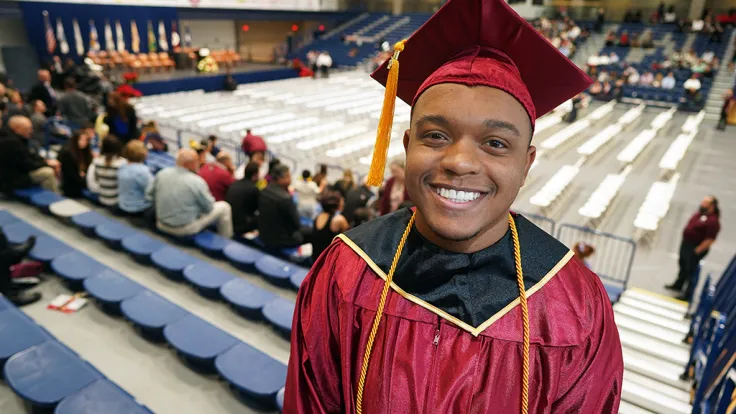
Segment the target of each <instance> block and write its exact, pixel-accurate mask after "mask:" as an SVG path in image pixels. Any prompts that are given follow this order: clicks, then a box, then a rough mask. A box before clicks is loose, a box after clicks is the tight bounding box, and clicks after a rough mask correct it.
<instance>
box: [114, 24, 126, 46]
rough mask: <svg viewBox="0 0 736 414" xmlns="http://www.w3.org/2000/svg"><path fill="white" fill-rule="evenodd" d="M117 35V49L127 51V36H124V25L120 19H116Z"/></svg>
mask: <svg viewBox="0 0 736 414" xmlns="http://www.w3.org/2000/svg"><path fill="white" fill-rule="evenodd" d="M115 37H116V38H117V40H118V43H117V49H118V52H124V51H125V36H123V26H121V25H120V20H115Z"/></svg>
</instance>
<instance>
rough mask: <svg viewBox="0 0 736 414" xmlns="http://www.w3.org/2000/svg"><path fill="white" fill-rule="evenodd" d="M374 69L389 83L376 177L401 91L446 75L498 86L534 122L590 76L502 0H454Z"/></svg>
mask: <svg viewBox="0 0 736 414" xmlns="http://www.w3.org/2000/svg"><path fill="white" fill-rule="evenodd" d="M399 53H400V54H401V59H399ZM399 63H400V65H401V71H400V72H399ZM371 76H372V77H373V78H374V79H376V80H377V81H378V82H380V83H381V84H383V85H384V86H386V94H385V97H384V105H383V109H382V111H381V118H380V120H379V124H378V131H377V135H376V148H375V150H374V152H373V162H372V163H371V169H370V172H369V175H368V180H369V184H370V185H381V183H382V181H383V171H384V169H385V166H386V150H387V148H388V144H389V137H390V136H391V126H392V123H393V112H394V104H395V99H396V97H397V96H398V97H399V98H400V99H401V100H403V101H404V102H406V103H407V104H409V105H413V104H414V103H415V102H416V100H417V98H418V97H419V96H420V95H421V94H422V92H424V91H425V90H427V89H428V88H429V87H431V86H433V85H437V84H440V83H457V84H462V85H468V86H489V87H493V88H498V89H501V90H503V91H505V92H506V93H508V94H510V95H511V96H513V97H515V98H516V99H517V100H518V101H519V102H520V103H521V105H522V106H523V107H524V109H525V110H526V112H527V114H528V115H529V119H530V120H531V122H532V127H533V126H534V121H535V120H536V119H537V118H538V117H540V116H542V115H544V114H546V113H547V112H549V111H551V110H553V109H554V108H556V107H557V106H558V105H559V104H561V103H562V102H565V101H566V100H568V99H570V98H571V97H573V96H575V95H576V94H577V93H579V92H581V91H583V90H585V89H586V88H587V87H588V86H589V85H590V84H591V83H592V81H591V80H590V78H589V77H588V76H587V75H586V74H585V73H584V72H583V71H582V70H580V69H579V68H578V67H577V66H575V64H573V63H572V62H570V60H569V59H567V58H566V57H565V56H564V55H563V54H562V53H560V52H559V51H558V50H557V49H556V48H555V47H554V46H552V44H550V43H549V41H548V40H547V39H545V38H544V37H543V36H542V35H540V34H539V33H537V31H536V30H535V29H534V28H533V27H532V26H531V25H530V24H529V23H527V22H526V21H525V20H524V19H522V18H521V17H520V16H519V15H518V14H516V12H515V11H514V10H513V9H511V7H509V6H508V5H507V4H506V2H505V1H503V0H450V1H448V2H447V3H446V4H445V5H444V6H442V8H440V9H439V10H438V11H437V12H436V13H435V14H434V15H433V16H432V17H430V18H429V20H428V21H427V22H426V23H425V24H424V25H422V27H420V28H419V30H417V31H416V32H415V33H414V34H413V35H412V36H411V37H410V38H409V39H408V40H407V41H405V42H403V41H402V42H399V43H397V44H396V46H395V47H394V55H393V57H392V58H391V59H389V60H387V61H386V62H384V64H383V65H381V67H379V68H378V69H377V70H376V71H375V72H373V74H372V75H371Z"/></svg>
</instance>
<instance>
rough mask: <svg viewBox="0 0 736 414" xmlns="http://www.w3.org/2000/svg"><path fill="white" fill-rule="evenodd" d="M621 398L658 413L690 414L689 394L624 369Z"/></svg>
mask: <svg viewBox="0 0 736 414" xmlns="http://www.w3.org/2000/svg"><path fill="white" fill-rule="evenodd" d="M621 398H622V399H623V400H624V401H627V402H629V403H632V404H634V405H636V406H639V407H642V408H644V409H647V410H650V411H652V412H654V413H660V414H690V413H691V412H692V406H691V405H690V402H689V400H690V395H689V394H688V393H687V392H685V391H682V390H678V389H675V388H673V387H670V386H668V385H665V384H662V383H658V382H657V381H654V380H652V379H650V378H647V377H644V376H641V375H638V374H635V373H633V372H631V371H626V370H624V383H623V392H622V395H621Z"/></svg>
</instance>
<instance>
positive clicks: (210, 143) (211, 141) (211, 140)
mask: <svg viewBox="0 0 736 414" xmlns="http://www.w3.org/2000/svg"><path fill="white" fill-rule="evenodd" d="M207 150H208V152H209V153H210V154H211V155H212V156H213V157H217V154H219V153H220V147H218V146H217V135H210V136H208V137H207Z"/></svg>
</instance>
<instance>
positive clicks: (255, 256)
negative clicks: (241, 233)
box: [223, 242, 265, 271]
mask: <svg viewBox="0 0 736 414" xmlns="http://www.w3.org/2000/svg"><path fill="white" fill-rule="evenodd" d="M223 254H224V256H225V257H226V258H227V260H228V261H229V262H230V263H231V264H232V265H233V266H235V267H236V268H238V269H240V270H243V271H252V270H255V263H256V262H257V261H258V260H260V259H261V258H263V257H264V256H265V255H264V254H263V253H262V252H260V251H258V250H256V249H254V248H252V247H248V246H246V245H244V244H241V243H238V242H232V243H230V244H228V245H227V246H226V247H225V248H224V249H223Z"/></svg>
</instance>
